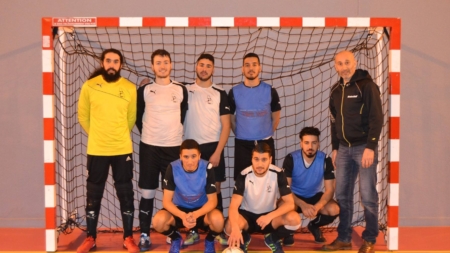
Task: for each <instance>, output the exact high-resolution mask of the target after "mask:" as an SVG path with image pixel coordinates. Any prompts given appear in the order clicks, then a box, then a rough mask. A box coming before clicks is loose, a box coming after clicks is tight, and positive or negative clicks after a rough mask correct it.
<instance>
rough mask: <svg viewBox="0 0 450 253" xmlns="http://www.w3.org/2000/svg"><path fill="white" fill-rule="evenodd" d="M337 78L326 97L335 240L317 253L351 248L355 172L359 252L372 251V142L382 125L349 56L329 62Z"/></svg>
mask: <svg viewBox="0 0 450 253" xmlns="http://www.w3.org/2000/svg"><path fill="white" fill-rule="evenodd" d="M334 63H335V65H334V66H335V69H336V72H337V73H338V74H339V76H340V77H341V78H340V80H339V82H338V83H336V84H335V85H334V86H333V87H332V89H331V93H330V113H331V141H332V149H333V151H332V153H331V158H332V161H333V165H334V166H335V168H336V199H337V201H338V203H339V207H340V209H341V212H340V214H339V220H340V223H339V226H338V237H337V239H336V240H335V241H334V242H333V243H331V244H329V245H325V246H323V250H340V249H350V248H351V246H352V245H351V237H352V227H351V222H352V217H353V190H354V187H355V181H356V178H357V176H358V173H359V178H360V179H359V191H360V194H361V203H362V205H363V207H364V217H365V221H366V228H365V230H364V232H363V233H362V238H363V239H364V243H363V245H362V246H361V248H360V249H359V252H360V253H362V252H374V244H375V241H376V238H377V236H378V193H377V190H376V183H377V171H376V169H377V163H378V151H377V145H378V139H379V136H380V133H381V128H382V126H383V112H382V107H381V99H380V91H379V89H378V86H377V85H376V84H375V83H374V82H373V80H372V77H371V76H370V75H369V73H368V72H367V71H366V70H362V69H356V65H357V62H356V60H355V57H354V55H353V53H351V52H349V51H343V52H340V53H338V54H337V55H336V57H335V61H334Z"/></svg>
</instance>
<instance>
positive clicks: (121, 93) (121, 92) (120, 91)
mask: <svg viewBox="0 0 450 253" xmlns="http://www.w3.org/2000/svg"><path fill="white" fill-rule="evenodd" d="M119 97H120V98H123V90H122V89H120V90H119Z"/></svg>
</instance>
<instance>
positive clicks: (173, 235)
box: [161, 226, 180, 240]
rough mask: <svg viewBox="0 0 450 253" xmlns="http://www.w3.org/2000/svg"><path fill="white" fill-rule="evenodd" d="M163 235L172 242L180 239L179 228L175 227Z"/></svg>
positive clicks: (171, 227)
mask: <svg viewBox="0 0 450 253" xmlns="http://www.w3.org/2000/svg"><path fill="white" fill-rule="evenodd" d="M161 234H163V235H165V236H168V237H170V239H172V240H176V239H178V238H179V237H180V234H179V233H177V228H176V227H174V226H170V227H169V229H168V230H166V231H163V232H161Z"/></svg>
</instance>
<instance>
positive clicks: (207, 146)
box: [200, 142, 226, 182]
mask: <svg viewBox="0 0 450 253" xmlns="http://www.w3.org/2000/svg"><path fill="white" fill-rule="evenodd" d="M217 145H219V142H210V143H204V144H200V153H201V157H202V159H204V160H206V161H208V160H209V158H211V156H212V155H213V154H214V151H216V148H217ZM223 153H224V152H223V150H222V153H221V154H220V162H219V166H217V167H214V175H215V180H216V182H225V180H226V176H225V156H224V154H223Z"/></svg>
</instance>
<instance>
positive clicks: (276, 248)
mask: <svg viewBox="0 0 450 253" xmlns="http://www.w3.org/2000/svg"><path fill="white" fill-rule="evenodd" d="M264 243H265V244H266V246H267V247H269V248H270V249H271V250H272V252H275V253H284V251H283V247H282V246H281V240H278V241H274V240H273V238H272V233H268V234H265V235H264Z"/></svg>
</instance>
